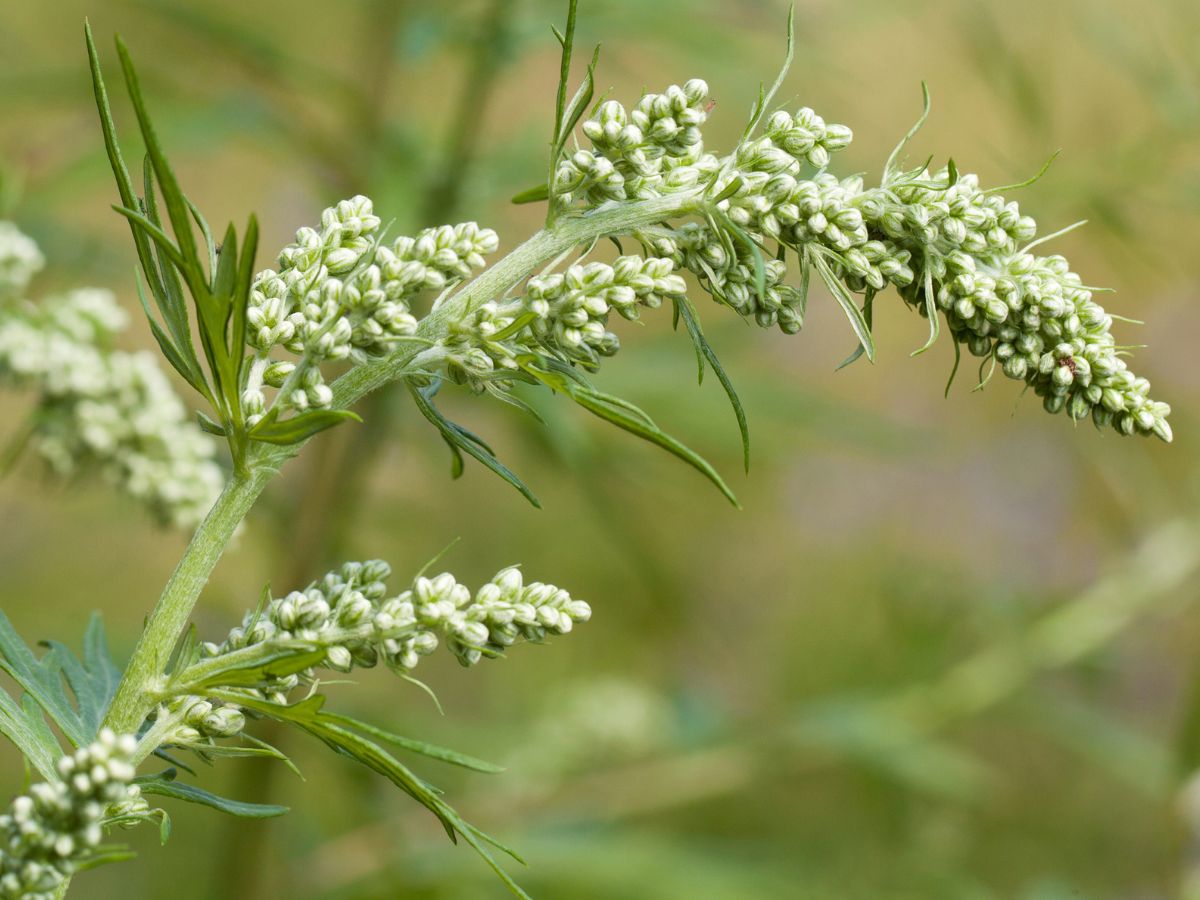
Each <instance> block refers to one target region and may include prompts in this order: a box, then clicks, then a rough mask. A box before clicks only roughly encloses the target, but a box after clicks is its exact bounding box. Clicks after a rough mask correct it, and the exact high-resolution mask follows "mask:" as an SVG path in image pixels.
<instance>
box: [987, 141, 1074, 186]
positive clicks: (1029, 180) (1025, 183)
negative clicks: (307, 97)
mask: <svg viewBox="0 0 1200 900" xmlns="http://www.w3.org/2000/svg"><path fill="white" fill-rule="evenodd" d="M1061 153H1062V150H1061V149H1060V150H1055V151H1054V152H1053V153H1052V154H1050V158H1049V159H1048V160H1046V162H1045V163H1043V164H1042V167H1041V168H1040V169H1038V172H1037V174H1036V175H1034V176H1033V177H1032V178H1026V179H1025V180H1024V181H1018V182H1017V183H1016V184H1002V185H1000V187H994V188H989V189H988V190H986V191H984V193H985V194H999V193H1003V192H1004V191H1015V190H1018V189H1019V188H1024V187H1029V186H1030V185H1031V184H1034V183H1035V182H1038V181H1040V180H1041V179H1042V176H1043V175H1045V174H1046V172H1048V171H1049V170H1050V166H1051V165H1052V164H1053V163H1054V161H1055V160H1056V159H1058V157H1059V154H1061Z"/></svg>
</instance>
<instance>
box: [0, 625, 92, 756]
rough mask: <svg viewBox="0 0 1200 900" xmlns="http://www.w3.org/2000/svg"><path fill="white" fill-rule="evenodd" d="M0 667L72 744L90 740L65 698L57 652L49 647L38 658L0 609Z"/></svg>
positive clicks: (79, 719)
mask: <svg viewBox="0 0 1200 900" xmlns="http://www.w3.org/2000/svg"><path fill="white" fill-rule="evenodd" d="M0 670H3V671H4V672H7V673H8V674H9V675H10V676H12V679H13V680H14V681H16V682H17V684H19V685H20V686H21V687H22V688H24V689H25V690H26V691H27V692H28V693H29V695H30V696H32V697H33V699H34V700H36V701H37V703H38V705H39V706H41V707H42V709H44V710H45V711H46V713H47V715H49V716H50V718H51V719H52V720H53V722H54V724H56V725H57V726H58V727H59V728H61V729H62V731H63V734H65V735H66V736H67V739H68V740H69V741H70V742H71V744H72V745H73V746H76V747H81V746H83V745H84V744H86V743H88V742H89V741H90V740H91V738H92V735H89V734H88V730H87V727H86V726H85V725H84V723H83V720H82V719H81V718H80V717H79V714H78V713H77V712H76V711H75V709H74V708H73V707H72V706H71V701H70V699H69V698H68V697H67V691H66V685H64V684H63V679H62V657H61V655H60V654H59V651H58V650H57V649H52V650H50V651H49V652H48V653H46V654H44V655H43V656H42V658H41V659H40V660H39V659H38V658H37V657H36V656H35V655H34V653H33V651H32V650H30V649H29V647H28V646H27V645H26V644H25V642H24V641H23V640H21V636H20V635H19V634H17V632H16V629H14V628H13V626H12V623H11V622H10V621H9V620H8V616H6V615H5V614H4V612H3V611H0Z"/></svg>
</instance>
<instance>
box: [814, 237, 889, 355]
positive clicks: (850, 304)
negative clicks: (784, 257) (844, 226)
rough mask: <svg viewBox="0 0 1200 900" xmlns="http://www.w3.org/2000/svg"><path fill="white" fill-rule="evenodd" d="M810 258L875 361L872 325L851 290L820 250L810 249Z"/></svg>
mask: <svg viewBox="0 0 1200 900" xmlns="http://www.w3.org/2000/svg"><path fill="white" fill-rule="evenodd" d="M808 257H809V260H810V261H811V263H812V265H813V266H814V267H815V268H816V270H817V274H818V275H820V276H821V280H822V281H824V282H825V286H826V287H827V288H828V289H829V293H831V294H832V295H833V299H834V300H836V301H837V302H838V305H839V306H840V307H841V308H842V312H844V313H845V314H846V319H847V320H848V321H849V322H850V328H851V330H853V332H854V336H855V337H857V338H858V342H859V344H861V345H862V348H863V351H864V352H865V353H866V354H867V359H868V360H870V361H871V362H875V341H874V339H873V338H872V337H871V327H870V325H868V324H867V321H866V319H864V318H863V314H862V311H861V310H859V308H858V305H857V304H856V303H855V302H854V298H853V297H852V296H851V295H850V291H849V290H847V288H846V286H845V285H844V284H842V281H841V279H839V278H838V277H837V275H835V274H834V272H833V269H831V268H830V267H829V263H828V262H826V261H825V257H824V256H823V255H822V254H821V252H819V251H810V252H809V253H808Z"/></svg>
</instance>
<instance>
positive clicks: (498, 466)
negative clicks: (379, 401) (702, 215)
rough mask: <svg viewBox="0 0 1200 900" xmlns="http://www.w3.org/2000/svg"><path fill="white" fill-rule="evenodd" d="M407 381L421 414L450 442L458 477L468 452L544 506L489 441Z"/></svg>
mask: <svg viewBox="0 0 1200 900" xmlns="http://www.w3.org/2000/svg"><path fill="white" fill-rule="evenodd" d="M406 384H408V390H409V393H410V394H411V395H412V398H413V402H414V403H416V405H417V409H419V410H420V411H421V415H423V416H424V417H425V418H426V419H428V420H429V422H430V423H431V424H432V425H433V426H434V427H435V428H436V429H437V430H438V432H439V433H440V434H441V436H442V439H443V440H445V442H446V443H447V444H448V445H449V447H450V449H451V452H452V457H451V469H452V473H453V474H454V477H456V478H457V477H458V476H459V475H461V474H462V471H463V460H462V454H463V453H466V454H467V455H468V456H470V457H471V458H473V459H475V460H477V461H478V462H481V463H483V465H485V466H486V467H487V468H488V469H490V470H491V471H492V472H494V473H495V474H497V475H499V476H500V477H501V478H503V479H504V480H505V481H506V482H508V483H509V484H511V485H512V486H513V487H514V488H516V489H517V490H518V491H519V492H520V494H521V496H522V497H524V498H525V499H526V500H528V501H529V502H530V503H532V504H533V505H534V506H536V507H538V508H539V509H540V508H541V505H542V504H541V502H540V501H539V500H538V498H537V497H536V496H534V493H533V491H531V490H530V489H529V487H528V486H527V485H526V484H525V482H524V481H522V480H521V479H520V478H519V477H517V475H516V474H515V473H514V472H513V471H512V470H511V469H509V468H508V466H506V465H504V463H502V462H500V460H498V459H497V458H496V455H495V454H494V453H492V451H491V448H490V447H488V445H487V444H485V443H484V442H483V441H482V440H480V439H479V438H478V437H476V436H475V435H473V434H471V432H469V431H467V430H466V429H465V428H463V427H462V426H461V425H456V424H455V423H454V422H451V421H450V420H449V419H447V418H446V417H445V416H443V415H442V413H441V411H439V410H438V408H437V407H436V406H434V405H433V401H432V400H431V399H430V397H429V396H427V395H426V394H425V393H424V392H423V391H422V390H421V389H420V388H418V387H416V386H415V385H413V384H412V383H409V382H406Z"/></svg>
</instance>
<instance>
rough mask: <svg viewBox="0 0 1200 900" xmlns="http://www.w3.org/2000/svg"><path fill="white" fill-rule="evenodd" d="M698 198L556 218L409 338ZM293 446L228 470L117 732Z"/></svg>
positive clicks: (355, 396) (362, 382) (393, 371)
mask: <svg viewBox="0 0 1200 900" xmlns="http://www.w3.org/2000/svg"><path fill="white" fill-rule="evenodd" d="M699 198H700V193H699V191H686V192H680V193H677V194H671V195H668V196H666V197H656V198H653V199H651V200H639V201H634V202H630V203H621V204H617V205H614V206H612V207H610V208H607V209H600V210H596V211H593V212H588V213H583V214H579V215H570V216H562V217H560V218H559V219H558V220H556V221H555V222H554V224H553V225H552V226H549V227H547V228H544V229H542V230H541V231H539V232H537V233H536V234H535V235H533V236H532V237H531V238H529V240H527V241H525V243H523V244H521V245H520V246H519V247H517V248H516V249H515V250H513V251H512V252H511V253H509V254H508V255H507V256H505V257H504V258H503V259H501V260H499V261H498V262H497V263H496V264H495V265H493V266H491V267H489V268H488V269H486V270H484V272H483V273H482V274H481V275H480V276H479V277H478V278H476V279H475V280H474V281H471V282H468V283H467V284H465V285H464V286H463V287H462V288H461V289H459V291H458V292H457V293H455V294H454V295H452V296H451V297H449V298H448V299H447V300H446V302H444V303H443V304H442V305H441V306H440V307H439V308H438V309H436V310H434V311H433V312H431V313H430V314H429V315H427V316H426V317H425V318H424V319H422V320H421V324H420V326H419V327H418V329H417V336H418V337H420V338H424V339H425V340H428V341H437V340H439V339H440V338H442V337H444V336H445V335H446V333H447V324H448V323H451V322H456V321H461V320H462V318H463V317H464V316H466V315H467V314H468V313H470V312H471V311H472V310H474V309H476V308H477V307H479V306H480V305H482V304H483V303H486V302H488V301H489V300H494V299H499V298H502V297H504V296H506V295H508V294H509V293H510V292H512V291H513V290H515V289H516V288H517V287H518V286H519V285H520V284H521V282H522V281H524V280H525V279H526V278H527V277H528V276H529V274H530V273H531V272H533V271H534V270H536V269H538V268H540V267H542V266H544V265H546V264H547V263H548V262H550V261H552V260H554V259H556V258H557V257H559V256H560V255H561V254H563V253H566V252H567V251H569V250H571V248H573V247H577V246H580V245H590V244H591V243H592V242H594V241H596V240H598V239H600V238H602V237H605V236H608V235H622V234H628V233H629V232H631V231H635V230H638V229H641V228H646V227H648V226H650V225H654V224H656V223H658V222H661V221H664V220H666V219H672V218H676V217H677V216H680V215H685V214H687V213H690V212H692V211H694V209H695V207H696V206H697V204H698V203H699V202H700V199H699ZM422 349H423V345H422V344H419V343H415V342H414V343H413V344H408V345H405V346H403V347H401V348H400V349H397V350H395V351H393V352H392V353H391V354H389V355H388V356H385V357H383V358H381V359H379V360H376V361H373V362H370V363H367V364H365V365H361V366H358V367H356V368H354V369H352V370H351V371H349V372H348V373H346V374H345V375H343V376H342V377H341V378H339V379H338V380H337V381H336V382H334V384H333V395H334V406H335V407H337V408H340V409H346V408H349V407H351V406H353V405H354V404H355V403H356V402H357V401H358V400H360V399H361V398H362V397H363V396H364V395H366V394H368V393H370V392H371V391H373V390H376V389H377V388H380V387H383V386H384V385H386V384H388V383H390V382H392V381H395V380H397V379H398V378H402V377H404V376H405V375H408V374H411V366H412V363H413V360H414V358H415V357H416V356H417V354H418V353H420V352H421V350H422ZM299 449H300V448H299V446H298V445H297V446H292V447H283V448H281V447H275V446H271V445H268V444H261V443H259V444H254V445H253V446H252V448H251V450H250V452H249V453H248V454H247V460H246V472H245V473H244V474H238V475H235V476H234V478H233V480H232V481H230V482H229V484H228V485H227V486H226V488H225V490H224V491H223V492H222V493H221V496H220V497H219V498H218V499H217V502H216V503H215V504H214V505H213V508H212V509H211V510H209V513H208V515H207V516H205V518H204V521H203V522H201V523H200V527H199V528H198V529H197V530H196V533H195V535H194V536H193V537H192V541H191V543H190V544H188V547H187V549H186V550H185V551H184V554H183V558H182V559H180V561H179V565H178V566H176V568H175V571H174V573H172V575H171V578H170V580H169V581H168V582H167V585H166V587H165V588H164V589H163V593H162V596H161V597H160V598H159V600H158V603H157V605H156V606H155V607H154V611H153V612H152V613H151V614H150V619H149V621H147V623H146V628H145V630H144V631H143V632H142V635H141V637H140V638H139V639H138V642H137V646H136V647H134V650H133V656H132V658H131V659H130V661H129V666H128V668H126V670H125V674H124V676H123V677H122V679H121V684H120V685H119V686H118V688H117V694H116V696H115V697H114V698H113V702H112V705H111V706H110V707H109V710H108V714H107V715H106V716H105V719H104V724H105V725H106V726H108V727H109V728H111V729H113V730H114V731H116V732H118V733H136V732H137V730H138V729H139V728H140V727H141V725H142V723H143V722H144V721H145V719H146V716H148V715H149V714H150V713H151V712H152V711H153V709H154V694H155V690H154V689H155V687H156V686H157V685H158V684H159V683H160V682H161V681H162V679H163V676H164V673H165V671H166V667H167V663H168V661H169V659H170V655H171V651H172V649H173V648H174V646H175V643H176V641H178V639H179V636H180V635H181V634H182V633H183V630H184V629H185V628H186V627H187V624H188V620H189V619H190V618H191V616H192V610H193V609H194V608H195V606H196V601H197V600H198V599H199V597H200V592H201V591H202V590H203V589H204V585H205V584H207V582H208V579H209V576H210V575H211V574H212V571H213V569H214V568H215V567H216V565H217V562H218V561H219V560H220V558H221V555H222V554H223V553H224V552H225V548H226V547H227V546H228V544H229V541H230V540H231V539H232V537H233V535H234V532H235V531H236V530H237V527H238V525H239V524H240V523H241V521H242V519H244V518H245V517H246V514H247V513H248V512H249V511H250V508H251V507H252V506H253V505H254V502H255V501H256V500H257V499H258V497H259V495H260V494H261V493H262V492H263V489H264V488H266V486H267V484H268V483H269V482H270V480H271V478H272V477H273V476H274V475H275V474H276V473H277V472H278V471H279V469H280V467H281V466H282V465H283V463H284V462H286V461H287V460H288V459H290V458H291V457H292V456H295V455H296V453H298V452H299Z"/></svg>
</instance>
